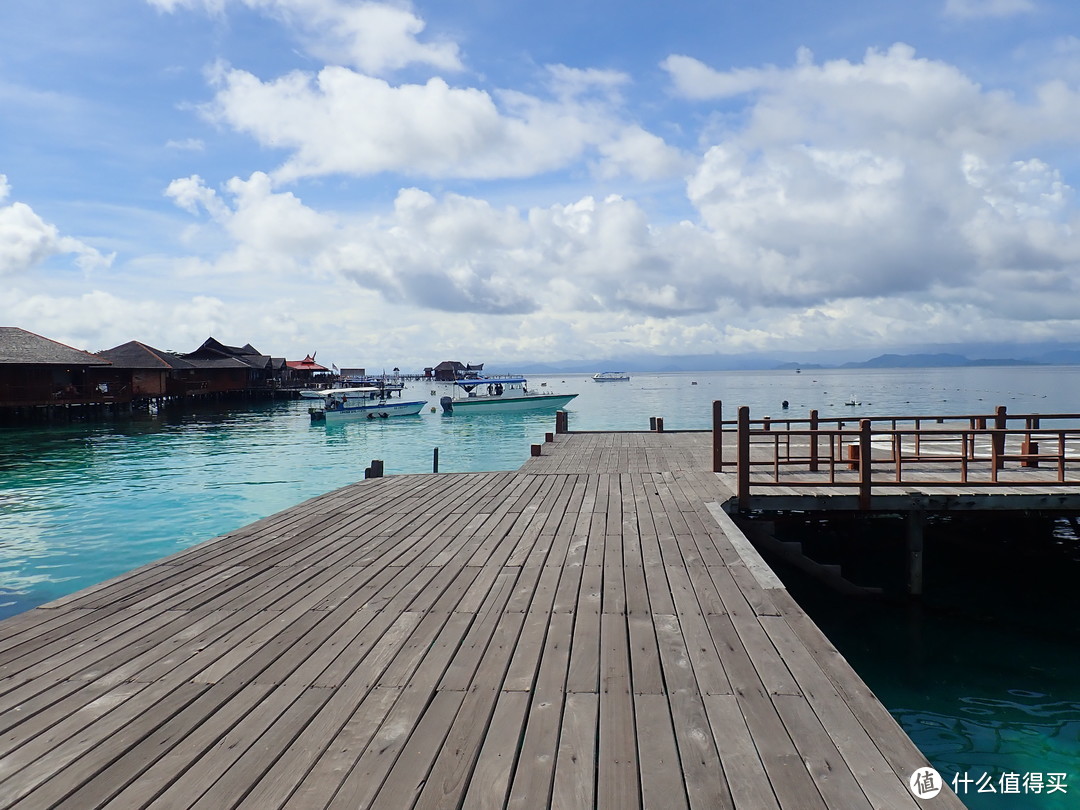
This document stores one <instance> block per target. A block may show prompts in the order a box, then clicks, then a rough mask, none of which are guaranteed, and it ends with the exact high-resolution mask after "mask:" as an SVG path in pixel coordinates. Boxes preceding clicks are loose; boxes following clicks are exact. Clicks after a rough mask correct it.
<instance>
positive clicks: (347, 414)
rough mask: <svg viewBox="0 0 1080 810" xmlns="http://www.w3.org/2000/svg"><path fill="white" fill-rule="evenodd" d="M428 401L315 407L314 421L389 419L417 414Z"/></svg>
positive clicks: (312, 412)
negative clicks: (326, 408)
mask: <svg viewBox="0 0 1080 810" xmlns="http://www.w3.org/2000/svg"><path fill="white" fill-rule="evenodd" d="M425 405H427V403H426V402H383V403H374V404H370V405H346V406H345V407H344V408H333V409H331V410H325V409H323V408H313V409H312V411H311V418H312V420H313V421H321V420H325V421H326V422H328V423H329V422H340V421H346V420H350V419H388V418H390V417H391V416H416V414H418V413H420V411H422V410H423V409H424V406H425Z"/></svg>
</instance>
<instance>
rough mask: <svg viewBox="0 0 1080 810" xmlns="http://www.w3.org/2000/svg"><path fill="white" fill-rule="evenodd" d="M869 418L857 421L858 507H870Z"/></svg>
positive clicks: (864, 508)
mask: <svg viewBox="0 0 1080 810" xmlns="http://www.w3.org/2000/svg"><path fill="white" fill-rule="evenodd" d="M870 476H871V464H870V420H869V419H863V420H862V421H861V422H859V508H860V509H863V510H868V509H869V508H870V483H871V478H870Z"/></svg>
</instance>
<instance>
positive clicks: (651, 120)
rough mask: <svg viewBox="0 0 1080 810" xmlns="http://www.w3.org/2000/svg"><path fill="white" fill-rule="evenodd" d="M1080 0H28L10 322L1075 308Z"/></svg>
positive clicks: (899, 314)
mask: <svg viewBox="0 0 1080 810" xmlns="http://www.w3.org/2000/svg"><path fill="white" fill-rule="evenodd" d="M1078 21H1080V12H1078V11H1077V10H1076V7H1075V4H1074V3H1070V2H1065V1H1064V0H914V1H913V2H909V3H895V2H878V1H877V0H869V1H868V2H864V3H860V4H849V3H845V4H840V3H836V2H820V1H819V0H808V1H806V2H787V1H786V0H784V1H780V0H762V1H761V2H748V1H746V0H711V2H705V1H704V0H689V1H687V2H679V1H678V0H673V2H669V3H663V4H661V3H650V4H631V5H630V6H627V4H625V3H613V2H610V3H609V2H572V3H571V2H562V0H552V1H551V2H548V3H546V4H535V3H529V4H526V3H517V2H505V1H504V2H496V0H462V1H461V2H458V3H452V4H448V3H428V2H414V3H407V2H394V3H380V2H354V1H353V0H81V1H80V2H75V0H59V2H56V3H41V2H38V1H37V0H5V2H4V3H3V4H0V109H2V110H3V113H2V115H0V323H4V324H5V325H12V326H20V327H23V328H26V329H30V330H32V331H35V332H39V333H41V334H44V335H47V336H49V337H52V338H55V339H58V340H61V341H64V342H67V343H71V344H72V345H75V346H79V347H81V348H87V349H90V350H98V349H104V348H109V347H111V346H114V345H117V344H119V343H122V342H125V341H127V340H131V339H137V340H141V341H143V342H146V343H149V344H151V345H154V346H157V347H159V348H165V349H178V350H190V349H192V348H194V347H195V346H197V345H198V344H199V343H200V342H201V341H202V340H203V339H204V338H205V337H206V336H207V335H210V334H212V335H214V336H215V337H217V338H218V339H219V340H222V341H224V342H226V343H237V344H241V343H246V342H251V343H253V344H254V345H255V346H256V347H258V348H260V349H261V350H263V351H264V352H267V353H272V354H275V355H279V356H280V355H286V356H288V357H289V358H298V357H301V356H303V355H304V354H306V353H308V352H310V351H318V352H319V357H320V359H326V360H328V361H333V362H336V363H337V364H338V365H348V366H356V365H360V366H369V367H373V368H378V367H382V366H391V365H395V366H400V367H402V368H418V367H422V366H424V365H431V364H432V363H436V362H439V361H440V360H442V359H447V358H456V359H461V360H465V361H473V362H477V361H484V360H486V361H488V362H500V363H514V362H532V361H555V360H563V359H575V358H602V357H606V356H626V355H633V354H655V355H672V354H709V353H713V352H718V353H747V352H773V353H779V354H781V355H790V356H797V355H800V354H803V353H806V352H810V351H813V350H819V349H820V350H843V349H852V350H854V351H856V353H859V352H862V353H863V354H867V355H869V354H872V353H877V352H878V351H887V350H890V349H893V348H895V347H907V348H910V347H917V346H919V345H922V344H944V343H961V342H962V343H977V342H981V341H1000V340H1002V339H1015V340H1017V341H1019V342H1035V341H1047V340H1051V341H1054V340H1057V341H1066V342H1072V341H1078V340H1080V307H1078V306H1077V302H1078V301H1080V297H1078V295H1077V293H1078V289H1077V286H1078V275H1077V273H1078V270H1080V237H1078V236H1077V233H1078V228H1080V218H1078V211H1077V201H1076V196H1075V191H1074V189H1075V187H1076V185H1077V183H1080V163H1078V159H1077V155H1078V154H1080V151H1078V150H1077V146H1078V145H1080V144H1078V141H1080V25H1078Z"/></svg>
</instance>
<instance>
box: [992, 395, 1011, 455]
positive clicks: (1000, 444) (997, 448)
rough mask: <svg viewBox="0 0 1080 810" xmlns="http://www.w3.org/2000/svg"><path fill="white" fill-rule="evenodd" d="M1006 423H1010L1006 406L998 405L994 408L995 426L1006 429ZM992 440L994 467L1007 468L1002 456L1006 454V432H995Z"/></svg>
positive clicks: (998, 428)
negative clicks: (1006, 413)
mask: <svg viewBox="0 0 1080 810" xmlns="http://www.w3.org/2000/svg"><path fill="white" fill-rule="evenodd" d="M1006 425H1008V419H1007V417H1006V415H1005V406H1004V405H998V406H997V408H996V409H995V410H994V428H995V429H996V430H999V431H1004V430H1005V427H1006ZM992 441H993V443H994V468H995V469H997V470H1002V469H1004V468H1005V460H1004V459H1003V458H1002V456H1004V455H1005V433H1004V432H1001V433H995V434H994V436H993V439H992Z"/></svg>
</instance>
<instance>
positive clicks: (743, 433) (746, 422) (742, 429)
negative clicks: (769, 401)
mask: <svg viewBox="0 0 1080 810" xmlns="http://www.w3.org/2000/svg"><path fill="white" fill-rule="evenodd" d="M735 445H736V447H737V448H738V449H737V451H736V456H735V458H736V465H737V466H736V468H735V477H736V479H737V480H738V487H737V488H738V490H739V491H738V495H739V509H741V510H743V511H746V510H748V509H749V508H750V408H749V406H747V405H740V406H739V422H738V428H737V432H736V434H735Z"/></svg>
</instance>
